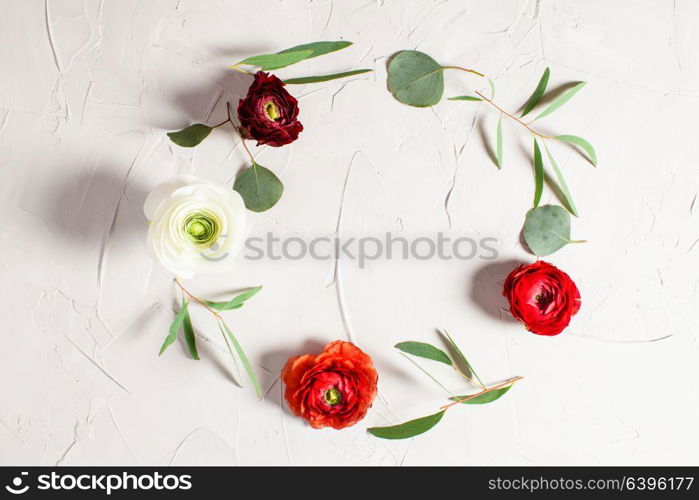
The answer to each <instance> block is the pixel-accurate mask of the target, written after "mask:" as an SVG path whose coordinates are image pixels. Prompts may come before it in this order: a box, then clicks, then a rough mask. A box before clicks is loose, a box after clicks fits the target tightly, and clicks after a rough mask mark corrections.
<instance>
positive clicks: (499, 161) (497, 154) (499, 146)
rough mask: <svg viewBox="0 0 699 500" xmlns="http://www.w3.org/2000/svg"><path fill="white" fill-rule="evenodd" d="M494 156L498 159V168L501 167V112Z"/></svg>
mask: <svg viewBox="0 0 699 500" xmlns="http://www.w3.org/2000/svg"><path fill="white" fill-rule="evenodd" d="M496 146H497V148H496V150H495V158H496V159H497V160H498V168H502V114H501V115H500V118H499V119H498V134H497V142H496Z"/></svg>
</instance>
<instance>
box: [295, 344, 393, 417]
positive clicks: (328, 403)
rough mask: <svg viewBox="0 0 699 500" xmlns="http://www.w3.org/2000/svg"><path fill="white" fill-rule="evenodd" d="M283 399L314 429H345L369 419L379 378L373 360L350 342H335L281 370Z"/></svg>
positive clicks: (298, 357) (296, 357)
mask: <svg viewBox="0 0 699 500" xmlns="http://www.w3.org/2000/svg"><path fill="white" fill-rule="evenodd" d="M281 376H282V381H283V382H284V384H285V385H286V392H285V393H284V397H285V398H286V402H287V403H288V404H289V408H291V411H292V412H294V414H295V415H298V416H299V417H302V418H304V419H306V420H307V421H308V423H309V424H311V427H313V428H315V429H320V428H322V427H332V428H333V429H343V428H345V427H349V426H351V425H354V424H356V423H357V422H359V421H360V420H361V419H363V418H364V415H366V412H367V410H368V409H369V408H370V407H371V404H372V403H373V402H374V397H375V396H376V382H377V381H378V378H379V376H378V374H377V373H376V369H375V368H374V364H373V362H372V361H371V358H370V357H369V356H368V355H367V354H366V353H364V351H362V350H361V349H359V348H358V347H357V346H355V345H354V344H352V343H351V342H343V341H341V340H336V341H335V342H331V343H329V344H328V345H326V346H325V348H324V349H323V352H321V353H320V354H318V355H313V354H305V355H303V356H294V357H293V358H290V359H289V361H287V362H286V365H285V366H284V368H283V369H282V375H281Z"/></svg>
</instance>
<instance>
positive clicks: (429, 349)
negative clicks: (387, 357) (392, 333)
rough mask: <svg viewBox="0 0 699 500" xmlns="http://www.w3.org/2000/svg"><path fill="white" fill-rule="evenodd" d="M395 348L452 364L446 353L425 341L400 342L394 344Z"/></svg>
mask: <svg viewBox="0 0 699 500" xmlns="http://www.w3.org/2000/svg"><path fill="white" fill-rule="evenodd" d="M395 348H396V349H398V350H399V351H403V352H406V353H408V354H412V355H413V356H419V357H421V358H426V359H431V360H433V361H439V362H440V363H444V364H445V365H449V366H451V365H452V363H451V358H449V356H448V355H447V353H445V352H444V351H442V350H441V349H438V348H437V347H435V346H433V345H431V344H426V343H425V342H401V343H399V344H396V345H395Z"/></svg>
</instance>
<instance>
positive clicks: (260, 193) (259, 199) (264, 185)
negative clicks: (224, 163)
mask: <svg viewBox="0 0 699 500" xmlns="http://www.w3.org/2000/svg"><path fill="white" fill-rule="evenodd" d="M233 189H234V190H235V191H237V192H238V193H240V196H242V197H243V201H244V202H245V207H246V208H247V209H248V210H252V211H253V212H264V211H265V210H269V209H270V208H272V207H273V206H274V205H275V204H276V203H277V201H279V198H281V196H282V193H283V192H284V185H283V184H282V181H280V180H279V178H278V177H277V176H276V175H274V172H272V171H271V170H269V169H268V168H265V167H263V166H262V165H260V164H259V163H253V164H252V165H251V166H250V168H246V169H245V170H244V171H243V173H241V174H240V175H239V176H238V178H237V179H236V180H235V183H234V184H233Z"/></svg>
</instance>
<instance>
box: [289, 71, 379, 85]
mask: <svg viewBox="0 0 699 500" xmlns="http://www.w3.org/2000/svg"><path fill="white" fill-rule="evenodd" d="M370 71H372V70H370V69H355V70H352V71H345V72H343V73H335V74H332V75H319V76H305V77H303V78H289V79H288V80H284V83H286V84H288V85H302V84H305V83H318V82H328V81H330V80H337V79H338V78H346V77H348V76H354V75H361V74H362V73H369V72H370Z"/></svg>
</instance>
